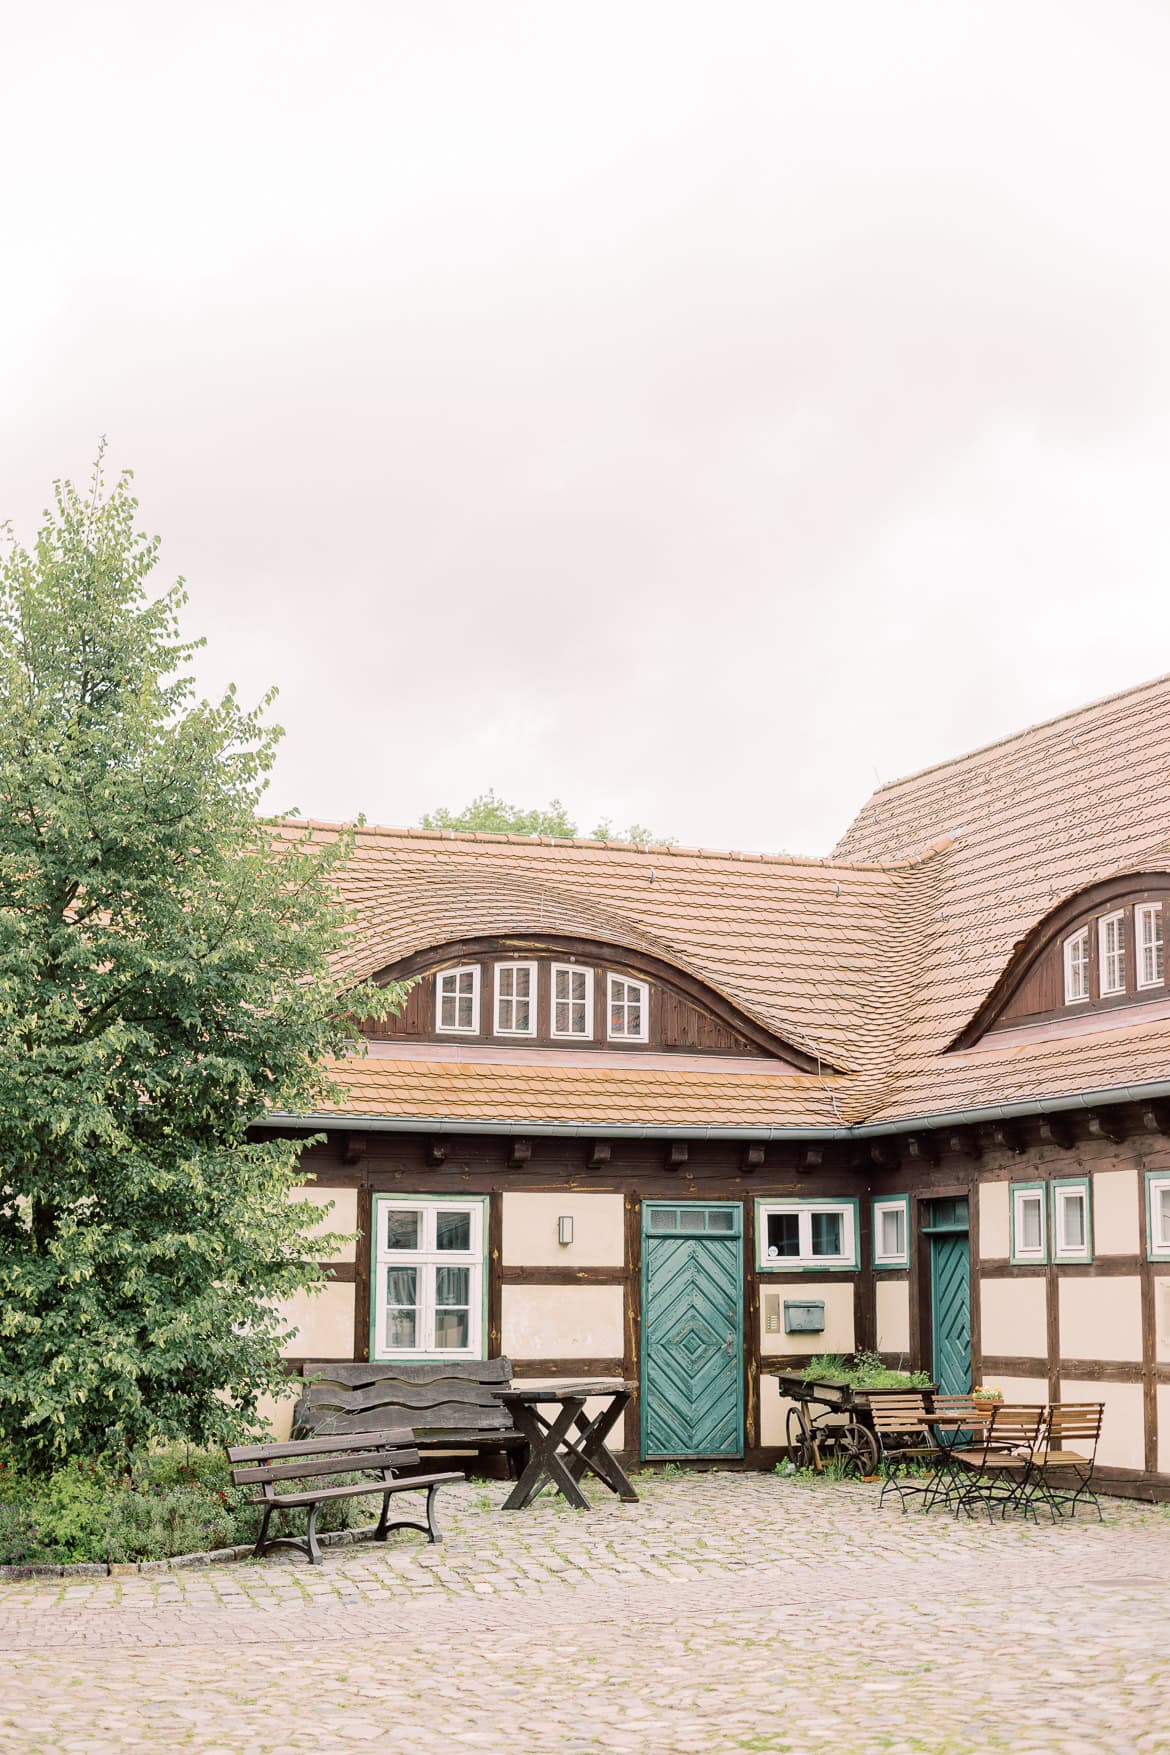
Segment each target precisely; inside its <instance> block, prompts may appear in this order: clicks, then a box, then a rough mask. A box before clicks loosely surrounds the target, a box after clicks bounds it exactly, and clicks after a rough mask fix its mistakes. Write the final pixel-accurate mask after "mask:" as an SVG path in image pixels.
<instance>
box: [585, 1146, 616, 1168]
mask: <svg viewBox="0 0 1170 1755" xmlns="http://www.w3.org/2000/svg"><path fill="white" fill-rule="evenodd" d="M612 1157H613V1141H612V1140H593V1141H591V1142H590V1146H589V1168H590V1169H591V1170H600V1169H601V1168H602V1167H603V1166H604V1165H606V1164H608V1163H609V1161H610V1159H611V1158H612Z"/></svg>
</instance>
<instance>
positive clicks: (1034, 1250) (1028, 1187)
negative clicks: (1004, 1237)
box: [1012, 1182, 1048, 1263]
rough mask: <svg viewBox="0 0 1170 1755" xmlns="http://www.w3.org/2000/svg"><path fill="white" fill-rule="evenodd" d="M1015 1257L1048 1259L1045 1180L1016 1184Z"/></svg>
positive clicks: (1013, 1199) (1013, 1205) (1014, 1189)
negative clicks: (1043, 1181)
mask: <svg viewBox="0 0 1170 1755" xmlns="http://www.w3.org/2000/svg"><path fill="white" fill-rule="evenodd" d="M1012 1260H1013V1261H1016V1262H1024V1263H1027V1262H1040V1263H1043V1262H1046V1261H1047V1260H1048V1227H1047V1224H1046V1223H1045V1212H1044V1184H1043V1183H1042V1182H1024V1183H1019V1184H1013V1186H1012Z"/></svg>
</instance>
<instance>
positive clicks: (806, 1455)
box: [788, 1408, 816, 1469]
mask: <svg viewBox="0 0 1170 1755" xmlns="http://www.w3.org/2000/svg"><path fill="white" fill-rule="evenodd" d="M788 1460H789V1462H790V1463H791V1464H792V1466H793V1468H794V1469H811V1468H813V1467H815V1465H816V1458H815V1456H814V1455H813V1447H812V1441H811V1439H810V1438H809V1437H808V1435H807V1434H806V1432H805V1430H804V1423H803V1422H802V1420H801V1418H800V1409H799V1408H789V1410H788Z"/></svg>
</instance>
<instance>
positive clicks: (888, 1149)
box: [869, 1140, 902, 1170]
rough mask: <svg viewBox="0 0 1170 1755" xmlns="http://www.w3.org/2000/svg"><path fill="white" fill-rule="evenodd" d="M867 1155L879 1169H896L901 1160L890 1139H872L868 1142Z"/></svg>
mask: <svg viewBox="0 0 1170 1755" xmlns="http://www.w3.org/2000/svg"><path fill="white" fill-rule="evenodd" d="M869 1156H870V1161H871V1163H874V1164H876V1165H877V1166H878V1168H879V1170H896V1169H897V1168H898V1165H899V1164H900V1163H901V1162H902V1155H901V1153H900V1152H899V1150H898V1148H897V1146H896V1145H895V1144H894V1142H893V1141H892V1140H874V1141H872V1143H871V1144H870V1148H869Z"/></svg>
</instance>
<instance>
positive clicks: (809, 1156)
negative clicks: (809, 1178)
mask: <svg viewBox="0 0 1170 1755" xmlns="http://www.w3.org/2000/svg"><path fill="white" fill-rule="evenodd" d="M824 1161H825V1148H824V1147H823V1146H805V1148H804V1151H803V1153H802V1154H801V1158H800V1161H799V1163H798V1164H797V1166H796V1168H797V1169H798V1170H799V1171H801V1172H802V1173H804V1174H806V1175H807V1173H808V1172H809V1171H810V1170H819V1169H820V1167H821V1165H822V1164H823V1163H824Z"/></svg>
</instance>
